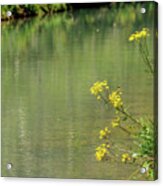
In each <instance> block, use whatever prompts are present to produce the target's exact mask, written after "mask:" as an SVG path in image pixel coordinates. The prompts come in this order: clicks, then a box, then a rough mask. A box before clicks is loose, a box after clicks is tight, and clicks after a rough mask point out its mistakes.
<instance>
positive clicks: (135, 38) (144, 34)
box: [128, 28, 149, 41]
mask: <svg viewBox="0 0 163 186" xmlns="http://www.w3.org/2000/svg"><path fill="white" fill-rule="evenodd" d="M147 36H149V29H148V28H143V29H142V30H141V31H136V32H135V33H133V34H131V35H130V37H129V39H128V40H129V41H139V40H140V39H142V38H146V37H147Z"/></svg>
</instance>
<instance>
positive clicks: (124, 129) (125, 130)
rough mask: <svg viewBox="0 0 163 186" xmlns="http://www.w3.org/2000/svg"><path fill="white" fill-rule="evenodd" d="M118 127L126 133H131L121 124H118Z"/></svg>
mask: <svg viewBox="0 0 163 186" xmlns="http://www.w3.org/2000/svg"><path fill="white" fill-rule="evenodd" d="M119 128H120V129H122V130H123V131H124V132H126V133H127V134H129V135H130V134H131V132H130V131H128V130H127V129H126V128H124V127H122V126H119Z"/></svg>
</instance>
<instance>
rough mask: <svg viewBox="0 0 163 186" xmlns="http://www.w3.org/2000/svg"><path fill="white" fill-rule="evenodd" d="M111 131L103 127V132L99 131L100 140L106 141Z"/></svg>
mask: <svg viewBox="0 0 163 186" xmlns="http://www.w3.org/2000/svg"><path fill="white" fill-rule="evenodd" d="M110 133H111V131H110V130H109V129H108V127H105V129H104V130H100V137H99V138H100V139H106V138H107V137H108V136H109V135H110Z"/></svg>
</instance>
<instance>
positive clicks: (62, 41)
mask: <svg viewBox="0 0 163 186" xmlns="http://www.w3.org/2000/svg"><path fill="white" fill-rule="evenodd" d="M131 10H132V9H131ZM124 12H126V10H125V11H124ZM129 13H131V14H132V15H131V16H127V15H125V13H123V14H122V13H121V12H117V13H116V15H117V16H115V14H113V11H110V10H108V9H105V8H102V9H101V10H100V11H99V10H98V9H91V10H89V9H86V10H78V11H76V12H75V13H73V14H72V13H71V14H70V13H65V14H57V15H54V16H51V17H45V18H34V19H26V20H20V21H15V22H13V23H3V24H2V158H3V161H2V174H3V176H26V177H41V176H42V177H61V178H62V177H64V178H104V179H125V178H127V177H128V175H130V173H131V172H132V171H133V170H134V167H133V166H132V165H128V166H126V165H123V164H122V165H118V164H117V163H114V162H107V163H106V162H97V161H96V160H95V156H94V153H95V148H96V146H97V144H99V139H98V132H99V129H101V128H103V127H104V126H108V125H109V121H110V119H111V117H112V114H113V113H112V111H110V112H108V111H107V110H106V109H105V108H104V107H103V106H102V105H101V104H99V103H98V102H97V101H96V100H95V98H94V97H93V96H91V95H90V92H89V88H90V86H91V85H92V83H94V82H95V81H97V80H103V79H107V80H108V82H109V83H110V84H111V85H112V87H113V88H115V87H117V86H121V87H122V90H123V92H124V94H123V97H124V101H125V102H126V104H127V105H128V106H129V108H130V110H131V111H132V113H133V114H135V115H137V116H144V115H147V116H150V117H152V116H151V115H152V114H153V110H152V106H153V100H152V96H153V91H152V89H153V88H152V87H153V85H152V81H151V77H150V76H149V74H148V73H146V72H145V66H143V65H142V63H141V61H140V58H139V53H138V48H137V47H136V45H134V44H131V43H129V42H128V36H129V35H130V33H132V32H133V31H135V30H137V29H139V28H142V27H149V28H150V29H151V28H152V27H153V21H151V17H152V16H153V14H152V13H151V12H149V13H148V14H146V15H142V14H140V13H139V12H137V11H136V10H135V11H133V10H132V11H130V12H129ZM122 15H123V17H122ZM148 42H149V43H148V44H149V46H150V51H151V56H152V55H153V54H152V39H151V37H150V39H149V40H148ZM115 138H117V140H118V139H121V138H122V140H123V141H124V143H126V144H129V143H130V142H129V141H130V140H129V139H128V138H127V139H126V138H125V137H124V136H123V133H122V132H121V133H120V132H117V133H116V134H115ZM8 162H12V164H13V168H12V170H10V171H8V170H6V164H7V163H8Z"/></svg>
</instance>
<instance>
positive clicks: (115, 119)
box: [111, 116, 120, 128]
mask: <svg viewBox="0 0 163 186" xmlns="http://www.w3.org/2000/svg"><path fill="white" fill-rule="evenodd" d="M111 124H112V127H113V128H115V127H118V126H119V125H120V117H119V116H117V117H116V118H114V119H113V120H112V122H111Z"/></svg>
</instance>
